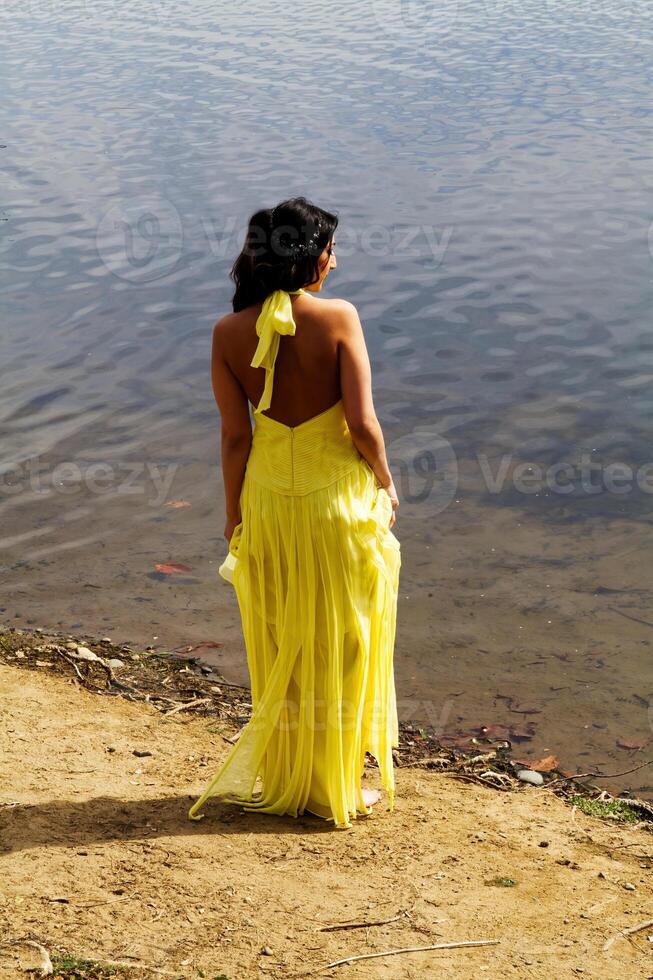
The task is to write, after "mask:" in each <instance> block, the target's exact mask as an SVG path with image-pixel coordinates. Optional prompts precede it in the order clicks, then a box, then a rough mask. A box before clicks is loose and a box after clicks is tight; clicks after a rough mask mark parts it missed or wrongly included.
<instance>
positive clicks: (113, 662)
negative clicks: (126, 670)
mask: <svg viewBox="0 0 653 980" xmlns="http://www.w3.org/2000/svg"><path fill="white" fill-rule="evenodd" d="M108 663H109V667H111V669H112V670H113V669H114V668H117V667H124V663H123V661H122V660H118V658H117V657H116V658H115V659H113V660H109V662H108Z"/></svg>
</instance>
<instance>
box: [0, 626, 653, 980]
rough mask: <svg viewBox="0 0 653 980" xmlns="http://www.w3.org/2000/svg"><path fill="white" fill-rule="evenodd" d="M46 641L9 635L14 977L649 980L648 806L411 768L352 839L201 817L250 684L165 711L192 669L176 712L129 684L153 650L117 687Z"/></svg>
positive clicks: (233, 815)
mask: <svg viewBox="0 0 653 980" xmlns="http://www.w3.org/2000/svg"><path fill="white" fill-rule="evenodd" d="M4 637H5V640H6V638H7V634H6V633H5V634H4ZM35 642H36V645H37V646H38V645H39V642H40V641H39V639H38V637H36V640H34V638H29V637H27V636H25V637H21V636H20V635H19V634H18V635H17V634H13V638H12V642H11V643H7V642H5V643H4V645H3V648H2V655H1V657H0V688H1V690H2V693H3V697H2V705H1V711H2V729H3V733H4V749H3V752H2V761H1V766H2V779H1V786H2V789H1V791H0V824H1V827H2V844H1V864H2V869H1V875H0V903H1V910H2V911H1V916H2V919H1V923H2V930H1V931H2V937H3V939H2V943H3V946H2V949H1V950H0V974H1V975H2V976H3V977H22V976H25V975H26V974H25V972H24V971H25V968H26V967H28V966H33V965H35V964H36V963H37V962H38V959H39V955H42V954H40V953H39V952H38V950H37V948H36V947H35V946H31V947H30V946H28V945H26V944H25V942H24V940H25V939H31V940H32V941H33V942H35V943H38V944H40V945H41V946H42V947H43V948H44V949H45V950H47V952H48V953H49V955H50V957H51V959H52V961H53V962H54V964H55V976H56V975H57V972H58V975H59V976H66V977H69V976H73V975H74V976H84V977H86V976H88V977H91V976H92V977H98V978H99V977H104V976H109V975H114V976H115V975H116V974H115V973H114V974H110V973H109V972H107V971H106V970H103V969H102V968H101V967H98V966H95V967H93V968H91V967H86V968H85V969H86V972H78V973H73V972H71V970H70V969H68V970H67V971H66V970H63V969H60V970H59V971H57V967H58V966H59V964H61V962H62V960H61V959H57V957H61V956H63V955H64V954H67V955H69V956H72V957H76V958H78V959H85V960H89V961H93V962H94V963H95V964H98V963H99V964H107V963H112V962H113V963H116V962H118V963H121V964H124V975H125V976H132V977H133V976H153V977H154V976H160V975H163V976H172V977H184V978H185V977H207V978H212V980H213V978H218V977H223V976H224V977H228V978H230V980H240V978H248V977H256V976H261V975H267V976H270V977H275V978H277V977H279V978H281V977H300V976H306V975H308V974H309V973H314V974H316V975H324V976H334V977H343V976H347V977H355V978H361V980H362V978H369V977H387V978H392V980H395V978H404V977H406V978H408V977H410V978H420V980H421V978H423V977H425V976H443V977H456V978H458V977H461V978H467V977H469V978H471V977H478V975H479V974H480V975H487V976H489V977H497V976H505V975H508V976H514V977H550V976H556V977H567V976H568V977H572V976H577V975H585V976H590V977H601V978H603V977H605V978H610V980H613V978H615V977H617V976H625V975H628V976H633V977H650V976H651V974H652V973H653V956H652V951H653V947H652V944H651V940H650V939H649V936H650V935H653V925H649V926H648V927H647V928H644V929H641V930H638V931H636V932H633V933H632V934H631V935H629V936H626V935H623V934H622V933H623V932H624V931H625V930H628V929H634V928H635V927H637V926H640V925H643V924H644V923H646V922H647V921H649V920H651V919H653V895H652V893H651V874H650V867H651V863H652V861H653V839H652V838H651V834H650V830H649V827H651V826H653V824H650V823H648V822H646V821H645V820H644V816H645V815H644V814H641V816H642V822H641V823H639V824H632V825H627V824H624V823H621V822H618V821H616V820H614V819H613V820H606V819H599V818H598V817H595V816H590V815H588V814H586V813H585V812H583V810H582V809H579V808H577V807H572V806H570V804H569V802H568V801H565V800H564V799H562V798H560V797H559V796H557V795H554V792H553V790H552V789H550V788H547V787H546V786H544V787H535V786H528V785H525V784H520V783H517V782H516V781H515V780H512V783H511V788H509V789H508V788H507V786H508V779H507V777H506V779H504V780H503V784H502V781H501V780H499V779H498V778H497V782H496V786H495V787H493V786H492V785H491V784H490V783H487V784H485V785H482V784H481V783H479V782H477V781H476V780H475V777H474V775H473V774H474V772H476V774H479V770H478V769H476V770H474V769H470V770H469V772H470V773H471V775H470V776H469V778H467V779H465V780H463V779H461V778H459V777H460V771H459V772H458V774H457V773H456V772H455V771H453V770H452V771H446V770H445V769H443V771H440V772H437V771H428V770H426V769H423V768H419V765H420V762H419V760H417V761H413V762H407V763H406V765H404V766H402V767H401V768H398V770H397V801H396V805H395V811H394V813H392V814H390V813H389V812H388V811H387V808H386V806H385V803H381V804H379V805H378V806H377V807H376V808H375V810H374V812H373V815H372V816H371V817H369V818H365V819H361V820H359V821H357V822H356V824H355V826H354V828H353V829H352V830H351V831H346V832H338V831H334V830H330V829H328V825H326V824H324V823H323V822H321V821H319V820H317V819H315V818H310V817H307V818H300V819H297V820H295V819H293V818H290V817H288V818H279V817H266V816H261V815H258V814H246V813H242V812H241V811H239V810H238V809H237V808H234V807H224V806H221V805H219V804H217V803H216V802H215V801H209V803H208V804H207V807H206V808H205V812H206V814H207V816H206V817H205V819H204V820H203V821H201V822H200V823H193V822H191V821H189V820H188V819H187V817H186V813H187V810H188V807H189V805H190V802H191V801H192V800H194V799H195V798H196V797H197V796H198V795H199V793H200V792H201V791H202V789H203V788H204V786H205V785H206V783H207V781H208V779H209V777H210V775H211V774H212V773H213V772H214V771H215V769H216V768H217V766H219V764H220V762H221V760H223V759H224V757H225V756H226V754H227V752H228V750H229V747H230V743H229V741H228V739H229V738H233V737H234V735H235V733H236V732H237V730H238V728H239V726H240V724H241V723H242V717H241V716H240V715H239V712H240V711H242V707H239V706H240V705H242V701H241V698H242V692H235V695H234V692H232V695H234V696H232V697H231V698H228V697H227V695H226V692H225V690H224V689H222V692H221V694H220V695H216V697H222V695H223V694H224V700H223V708H222V709H221V710H219V711H217V713H216V711H215V705H213V704H206V703H205V704H204V705H197V706H195V710H194V711H191V710H190V709H187V708H184V709H183V710H177V711H175V710H174V707H172V705H173V703H177V704H178V703H183V702H184V701H185V702H186V704H188V703H190V700H191V699H194V700H196V701H198V700H201V697H200V695H201V693H202V692H201V691H199V692H198V690H197V685H198V684H199V680H196V679H194V678H195V673H194V672H193V671H192V670H191V669H190V668H189V667H188V666H187V665H185V664H184V663H183V662H182V663H179V664H178V665H177V667H178V669H177V671H176V672H174V673H175V677H174V678H173V677H172V676H171V677H170V678H169V679H168V681H167V682H166V685H165V686H166V688H167V687H169V688H170V701H169V703H168V704H164V703H163V701H161V700H160V699H159V700H157V699H156V698H155V699H154V701H153V700H150V696H149V695H148V701H143V700H137V699H134V695H133V693H130V689H131V690H132V692H133V690H134V689H135V688H134V684H135V680H134V679H135V678H137V677H138V675H139V671H140V672H141V673H142V674H143V675H144V676H145V675H146V674H147V671H148V669H150V668H148V666H147V656H146V654H145V653H144V652H143V653H142V655H139V656H138V657H136V659H135V660H134V659H132V660H130V662H129V664H127V663H126V661H125V670H124V671H121V669H120V668H118V667H117V666H116V667H115V668H114V669H113V670H112V674H113V678H114V681H117V684H118V685H120V684H121V681H120V678H122V687H120V686H117V685H114V684H113V683H112V682H110V680H109V677H108V675H107V672H106V670H104V669H101V670H99V671H98V673H97V675H95V674H93V675H91V674H88V672H87V668H88V663H86V664H84V663H82V662H80V660H79V659H78V656H77V653H76V650H75V649H74V647H75V642H74V641H73V640H70V641H69V643H70V647H69V659H68V660H66V655H64V656H61V657H59V658H58V660H60V661H62V663H64V664H65V671H66V672H64V670H61V672H60V669H59V668H60V667H61V664H59V663H58V662H57V658H56V657H55V656H53V654H52V650H51V649H50V652H49V653H48V646H47V643H43V642H42V643H41V647H40V653H39V651H38V650H35V647H34V643H35ZM30 644H31V647H30ZM23 649H25V650H27V651H28V652H27V654H25V653H24V654H23V656H19V654H20V653H21V652H22V651H23ZM96 649H97V650H100V651H102V648H101V647H99V646H96ZM124 656H125V657H127V654H126V653H125V654H124ZM105 661H106V658H105ZM137 661H138V662H142V666H141V667H139V666H138V663H137ZM92 666H93V667H95V666H96V665H95V664H94V665H92ZM127 666H129V672H128V677H127V671H126V668H127ZM172 673H173V671H172V669H171V670H170V675H172ZM104 675H107V676H106V677H105V680H104V681H102V682H101V681H100V680H99V679H98V678H99V677H101V676H104ZM91 677H92V680H91ZM126 677H127V679H125V678H126ZM206 683H207V684H209V683H210V684H212V685H213V686H214V687H217V686H218V685H219V684H220V681H219V679H218V680H216V679H215V678H212V679H211V678H209V679H207V680H206ZM184 684H185V687H184V686H183V685H184ZM180 685H181V686H180ZM193 691H194V692H195V695H194V696H193ZM214 693H215V692H214ZM155 702H156V704H155ZM204 709H206V710H207V711H209V710H210V711H213V713H212V714H204V715H203V714H201V713H199V712H200V711H201V710H204ZM169 712H174V713H169ZM145 753H146V754H145ZM480 771H482V767H481V770H480ZM498 771H500V767H499V769H497V772H498ZM368 778H369V784H370V785H371V786H374V785H376V770H375V769H374V767H373V766H372V767H370V769H369V771H368ZM336 925H341V926H344V925H346V926H347V928H339V929H332V930H328V929H327V927H329V926H336ZM18 941H20V942H18ZM480 941H485V942H489V943H490V944H488V945H479V946H460V947H457V948H451V949H436V950H431V951H419V952H410V953H399V954H397V955H392V956H389V955H384V956H382V957H378V958H373V959H362V960H357V961H354V962H352V963H349V964H347V965H342V966H336V967H331V968H330V969H327V966H328V964H331V963H334V962H335V961H338V960H341V959H343V958H345V957H351V956H363V955H366V954H371V953H381V952H384V953H385V952H388V951H390V950H396V949H404V948H406V947H424V946H431V945H434V944H439V943H473V942H480ZM114 969H115V968H114ZM121 973H122V970H120V971H119V975H120V974H121Z"/></svg>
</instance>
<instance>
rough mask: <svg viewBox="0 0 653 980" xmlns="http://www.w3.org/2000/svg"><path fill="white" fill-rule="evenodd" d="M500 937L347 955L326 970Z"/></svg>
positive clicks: (489, 943) (488, 943) (478, 943)
mask: <svg viewBox="0 0 653 980" xmlns="http://www.w3.org/2000/svg"><path fill="white" fill-rule="evenodd" d="M500 941H501V940H500V939H471V940H469V941H465V942H459V943H435V944H434V945H433V946H406V947H405V948H404V949H387V950H386V951H385V952H383V953H361V954H359V955H358V956H347V957H345V959H344V960H335V961H334V962H333V963H327V965H326V966H325V967H324V969H325V970H330V969H331V968H332V967H334V966H342V965H343V963H353V962H355V961H356V960H373V959H376V958H377V957H379V956H398V955H399V954H400V953H423V952H426V951H427V950H430V949H459V948H460V947H462V946H496V945H497V944H498V943H499V942H500Z"/></svg>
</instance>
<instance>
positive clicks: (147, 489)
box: [0, 0, 653, 798]
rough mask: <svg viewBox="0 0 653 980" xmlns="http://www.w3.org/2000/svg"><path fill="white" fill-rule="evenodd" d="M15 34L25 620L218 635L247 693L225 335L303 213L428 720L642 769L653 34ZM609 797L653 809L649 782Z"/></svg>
mask: <svg viewBox="0 0 653 980" xmlns="http://www.w3.org/2000/svg"><path fill="white" fill-rule="evenodd" d="M0 18H1V19H2V28H3V35H4V37H5V38H6V42H5V46H6V57H5V58H4V60H3V63H4V68H3V69H2V72H3V88H4V92H5V98H4V100H3V103H2V108H1V110H0V111H1V113H2V126H1V129H0V145H1V146H2V148H1V149H0V154H1V156H0V160H1V161H2V162H3V164H4V173H5V180H4V194H3V201H4V203H3V207H2V212H1V213H0V218H2V221H1V222H0V226H1V227H2V231H3V235H4V260H5V263H6V272H7V275H6V284H7V288H6V290H5V292H4V294H3V301H2V302H3V313H4V316H3V332H2V338H1V364H2V380H3V384H2V387H1V388H0V433H1V437H2V475H3V484H2V491H3V492H2V494H1V495H0V514H1V517H2V539H1V540H2V552H1V554H0V562H1V565H0V568H1V570H2V594H1V598H0V602H1V603H2V615H3V618H4V621H5V622H6V623H9V624H14V625H27V624H30V623H32V624H38V625H43V626H52V627H57V628H62V629H66V630H67V629H70V630H73V629H77V630H87V631H89V632H95V633H99V634H101V635H103V634H110V635H112V636H113V638H114V639H130V638H131V639H135V640H138V641H139V642H143V643H154V644H155V645H158V646H161V647H164V648H168V649H169V648H173V647H182V648H183V647H188V646H198V645H199V644H202V643H207V642H208V643H218V642H219V643H222V644H223V646H221V647H219V648H215V647H210V646H209V647H200V648H199V649H200V650H201V651H202V652H204V653H206V656H207V659H211V660H212V661H213V662H215V663H217V664H219V665H220V667H221V669H223V670H224V671H225V672H226V674H227V675H228V676H229V677H231V678H232V679H234V680H244V679H246V677H247V673H246V668H245V660H244V651H243V648H242V639H241V634H240V628H239V620H238V611H237V606H236V602H235V598H234V596H233V594H232V592H231V590H230V589H229V587H228V586H227V585H225V584H224V583H222V582H221V580H219V579H218V577H217V566H218V564H219V563H220V561H221V558H222V557H223V555H224V552H225V547H226V544H225V542H224V539H223V537H222V531H223V526H224V520H223V517H224V515H223V510H222V495H221V485H220V470H219V428H218V422H219V420H218V416H217V411H216V408H215V404H214V401H213V396H212V392H211V388H210V378H209V353H210V338H211V328H212V325H213V323H214V322H215V320H216V319H217V318H218V317H219V316H220V315H222V314H223V313H224V312H226V311H227V310H228V309H229V301H230V297H231V288H230V284H229V280H228V277H227V274H228V270H229V268H230V265H231V262H232V260H233V258H234V257H235V254H236V253H237V251H238V248H239V246H240V243H241V240H242V235H243V231H244V226H245V222H246V219H247V217H248V216H249V214H250V213H252V212H253V211H254V210H255V209H256V208H258V207H260V206H264V205H270V204H273V203H276V202H277V201H278V200H281V199H282V198H284V197H288V196H292V195H293V194H306V195H307V196H308V197H310V198H312V199H313V200H315V201H316V202H317V203H319V204H321V205H322V206H324V207H327V208H329V209H334V210H336V211H337V212H338V213H339V215H340V227H339V229H338V235H337V237H338V270H337V272H336V273H335V274H333V275H332V276H331V277H330V278H329V283H328V287H329V288H328V290H326V291H325V292H326V294H327V295H339V296H344V297H346V298H348V299H350V300H352V301H353V302H355V303H356V305H357V307H358V309H359V311H360V314H361V318H362V320H363V323H364V326H365V330H366V336H367V342H368V347H369V351H370V357H371V360H372V365H373V370H374V384H375V399H376V404H377V410H378V414H379V418H380V420H381V422H382V424H383V427H384V432H385V434H386V442H387V446H388V455H389V457H390V461H391V464H392V468H393V471H394V472H395V476H396V480H397V483H398V488H399V492H400V498H401V506H400V511H399V517H398V521H397V524H396V525H395V531H396V533H397V536H398V537H400V539H401V542H402V554H403V568H402V585H401V595H400V606H399V616H398V630H397V649H396V673H397V681H398V696H399V701H400V711H401V713H402V715H403V716H404V717H406V718H412V719H414V720H416V721H418V722H420V723H424V724H426V723H430V724H434V725H436V727H438V728H439V729H440V731H441V732H442V734H443V736H444V737H445V738H449V739H452V740H454V741H455V740H459V741H460V740H462V741H463V742H464V741H465V740H466V739H467V738H468V737H469V735H470V733H473V732H474V731H476V730H478V728H479V727H480V726H489V727H490V728H491V730H492V731H494V732H496V733H497V734H499V735H502V734H508V736H509V737H510V738H511V739H512V741H513V745H514V746H515V748H516V750H517V753H516V754H521V756H522V757H523V758H524V759H527V760H531V761H533V760H535V759H541V758H542V757H543V756H546V755H549V754H554V755H555V756H556V757H557V758H558V760H559V761H560V762H561V764H563V765H564V766H566V767H567V768H569V769H573V768H574V767H576V766H580V767H581V769H583V771H587V770H590V769H591V770H595V769H596V768H598V769H599V770H601V771H602V772H605V773H619V772H622V771H624V770H627V769H632V768H634V767H635V766H637V765H639V764H640V763H642V762H644V761H645V760H646V753H647V747H646V746H647V744H648V742H649V740H650V739H651V738H652V736H653V712H652V710H651V705H652V704H653V678H652V677H651V666H650V665H651V644H652V643H653V608H652V604H651V558H650V555H651V548H652V545H653V531H652V518H651V502H652V500H653V457H652V456H651V439H650V435H651V425H652V420H653V393H652V392H653V388H652V386H651V381H653V334H652V333H651V329H650V309H651V299H652V295H651V293H652V289H651V278H652V272H653V259H652V249H653V244H652V242H653V232H652V231H651V220H652V215H653V193H652V190H653V188H652V184H653V176H652V174H653V169H652V167H651V148H652V145H653V144H652V139H651V137H652V135H653V133H652V130H653V125H652V116H651V106H650V91H651V85H650V82H651V79H650V75H651V69H650V63H651V59H650V37H651V30H650V28H651V9H650V7H648V6H647V5H645V4H643V3H639V2H631V3H630V4H629V5H628V6H627V8H624V7H623V6H622V5H619V4H617V3H616V0H604V2H599V3H593V4H589V3H582V2H581V3H577V4H573V5H569V4H567V3H565V2H564V0H560V2H544V3H543V2H541V0H538V2H537V3H535V2H520V3H519V4H518V3H516V2H515V3H512V2H509V3H499V4H486V3H483V2H476V3H472V2H467V0H460V2H458V3H456V2H454V0H446V2H445V3H443V4H441V5H438V6H437V7H436V5H432V4H420V3H416V2H412V3H411V2H403V3H402V2H399V0H375V2H373V3H371V4H370V5H369V7H368V8H366V12H365V13H364V14H363V13H361V10H360V8H359V7H352V6H351V5H349V4H345V3H342V2H333V3H331V4H329V5H328V6H325V5H323V4H317V3H306V4H304V5H302V6H301V8H300V7H299V5H298V6H297V8H296V9H295V8H293V9H292V10H290V9H289V10H287V11H285V12H284V11H281V10H280V8H279V6H278V5H277V4H272V3H270V2H257V3H256V4H254V3H239V4H237V5H235V7H234V8H233V9H230V10H224V9H223V8H222V5H218V4H217V3H214V2H211V3H209V2H206V0H205V2H202V0H189V2H185V3H184V4H181V3H179V4H175V3H163V2H162V3H154V2H147V0H144V2H143V3H141V4H140V5H138V6H132V5H128V4H127V3H126V2H122V0H113V2H112V0H69V2H65V0H58V2H56V3H55V2H54V0H52V2H50V0H40V2H39V0H32V2H27V3H20V4H18V3H11V2H10V3H6V4H5V5H4V7H3V11H2V13H1V14H0ZM528 467H531V469H528ZM166 562H178V563H182V564H183V565H186V566H188V569H189V570H188V571H187V572H182V573H178V574H175V575H165V574H163V573H161V572H158V571H157V570H156V568H155V566H156V564H158V563H166ZM651 744H653V743H651ZM649 748H650V746H649ZM605 785H606V788H612V789H616V788H622V787H624V786H628V787H630V788H631V789H632V790H633V791H635V792H637V793H638V794H640V795H642V796H646V797H648V798H653V780H652V777H651V775H650V773H649V771H648V770H647V769H646V768H643V769H641V770H639V771H637V772H635V773H632V774H630V775H628V776H625V777H618V778H617V777H614V778H612V779H610V780H606V781H605Z"/></svg>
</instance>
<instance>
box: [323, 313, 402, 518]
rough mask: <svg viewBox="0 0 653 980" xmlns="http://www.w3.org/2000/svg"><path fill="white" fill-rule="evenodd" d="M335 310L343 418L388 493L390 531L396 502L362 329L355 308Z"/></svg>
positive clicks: (360, 451) (397, 503)
mask: <svg viewBox="0 0 653 980" xmlns="http://www.w3.org/2000/svg"><path fill="white" fill-rule="evenodd" d="M338 309H339V313H340V315H341V316H342V318H343V330H342V333H341V336H340V340H339V357H340V387H341V391H342V401H343V405H344V409H345V418H346V419H347V425H348V427H349V431H350V432H351V437H352V440H353V442H354V445H355V446H356V449H357V450H358V451H359V453H360V454H361V456H362V457H363V459H365V460H366V461H367V462H368V463H369V465H370V466H371V468H372V470H373V472H374V475H375V476H376V478H377V480H378V482H379V485H380V486H382V487H383V489H384V490H385V491H386V492H387V493H388V495H389V497H390V500H391V501H392V517H391V519H390V527H392V525H393V524H394V521H395V515H394V512H395V510H396V509H397V507H398V506H399V500H398V498H397V491H396V489H395V485H394V481H393V479H392V474H391V473H390V469H389V467H388V460H387V458H386V453H385V442H384V440H383V432H382V431H381V426H380V425H379V420H378V419H377V417H376V411H375V409H374V399H373V396H372V370H371V367H370V359H369V355H368V353H367V345H366V344H365V336H364V334H363V327H362V325H361V322H360V318H359V316H358V312H357V310H356V307H355V306H354V305H353V304H352V303H349V302H348V301H347V300H339V301H338Z"/></svg>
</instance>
